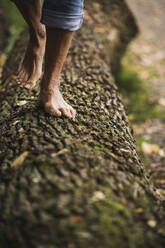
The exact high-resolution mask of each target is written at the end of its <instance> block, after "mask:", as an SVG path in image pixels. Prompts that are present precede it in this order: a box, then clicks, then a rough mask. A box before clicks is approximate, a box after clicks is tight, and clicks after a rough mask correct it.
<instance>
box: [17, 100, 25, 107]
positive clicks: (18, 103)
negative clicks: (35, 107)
mask: <svg viewBox="0 0 165 248" xmlns="http://www.w3.org/2000/svg"><path fill="white" fill-rule="evenodd" d="M26 103H27V101H25V100H23V101H19V102H17V106H23V105H25V104H26Z"/></svg>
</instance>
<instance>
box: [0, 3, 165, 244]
mask: <svg viewBox="0 0 165 248" xmlns="http://www.w3.org/2000/svg"><path fill="white" fill-rule="evenodd" d="M110 2H111V1H110ZM118 21H119V19H118ZM112 25H113V23H112ZM127 28H128V29H129V26H127ZM93 30H94V28H93V26H92V24H90V22H87V21H85V23H84V25H83V27H82V29H81V30H80V31H79V32H77V33H76V35H75V38H74V40H73V43H72V47H71V49H70V52H69V55H68V58H67V61H66V64H65V67H64V70H63V74H62V78H61V90H62V92H63V94H64V97H65V98H66V100H67V101H68V102H69V103H70V104H72V106H73V107H74V108H75V109H76V110H77V118H76V120H75V121H72V120H68V119H66V118H63V117H62V118H56V117H51V116H49V115H48V114H46V113H44V111H43V110H42V109H38V107H37V95H38V92H39V87H37V88H35V89H33V90H32V91H31V92H30V93H29V92H28V91H26V90H23V89H21V88H19V87H18V85H17V83H16V81H15V79H14V76H13V77H11V78H10V77H9V78H8V81H7V83H6V84H5V85H4V87H2V89H3V91H2V92H1V94H0V100H1V101H0V109H1V115H0V124H1V129H0V151H1V152H0V161H1V165H0V247H3V248H10V247H17V248H19V247H21V248H24V247H32V248H33V247H34V248H42V247H46V248H56V247H57V248H84V247H89V248H93V247H103V248H117V247H121V248H133V247H136V248H137V247H141V248H146V247H151V248H152V247H153V248H155V247H157V248H161V247H163V246H164V244H165V229H164V222H163V218H164V214H163V202H162V201H161V200H160V199H159V198H158V197H157V195H156V194H155V192H154V189H153V187H152V185H151V184H150V182H149V180H148V178H147V175H146V172H145V171H144V169H143V166H142V164H141V162H140V160H139V157H138V155H137V152H136V146H135V140H134V138H133V135H132V131H131V129H130V127H129V124H128V120H127V116H126V113H125V109H124V106H123V103H122V101H121V97H120V94H119V92H118V89H117V86H116V85H115V83H114V79H113V76H112V74H111V72H110V71H111V68H109V65H107V64H106V63H105V61H104V60H103V59H102V47H103V44H102V41H101V40H99V39H98V38H97V34H96V33H95V32H94V31H93ZM119 30H120V29H119ZM122 32H123V31H122ZM26 41H27V35H26V32H24V33H22V34H21V35H20V39H19V40H18V41H17V42H16V44H15V46H14V48H13V50H12V52H11V55H10V56H9V58H8V60H7V62H6V65H5V66H4V77H5V76H6V75H7V74H8V73H12V72H13V70H15V68H16V67H17V65H18V62H19V60H20V57H22V55H23V52H24V48H25V44H26Z"/></svg>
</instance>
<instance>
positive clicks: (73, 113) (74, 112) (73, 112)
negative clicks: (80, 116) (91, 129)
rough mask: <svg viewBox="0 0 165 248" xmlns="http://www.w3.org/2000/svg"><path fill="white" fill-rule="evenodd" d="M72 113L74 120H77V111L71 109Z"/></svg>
mask: <svg viewBox="0 0 165 248" xmlns="http://www.w3.org/2000/svg"><path fill="white" fill-rule="evenodd" d="M70 112H71V115H72V118H73V119H75V117H76V110H75V109H73V108H71V109H70Z"/></svg>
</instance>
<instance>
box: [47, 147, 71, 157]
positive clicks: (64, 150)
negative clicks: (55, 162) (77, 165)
mask: <svg viewBox="0 0 165 248" xmlns="http://www.w3.org/2000/svg"><path fill="white" fill-rule="evenodd" d="M68 151H69V150H68V149H66V148H64V149H62V150H61V151H59V152H56V153H52V154H51V157H52V158H55V157H57V156H59V155H61V154H64V153H66V152H68Z"/></svg>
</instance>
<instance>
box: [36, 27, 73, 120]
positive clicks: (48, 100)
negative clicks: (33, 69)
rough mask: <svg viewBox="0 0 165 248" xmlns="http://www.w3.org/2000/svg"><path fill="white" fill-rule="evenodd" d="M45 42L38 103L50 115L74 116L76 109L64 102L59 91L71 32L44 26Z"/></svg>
mask: <svg viewBox="0 0 165 248" xmlns="http://www.w3.org/2000/svg"><path fill="white" fill-rule="evenodd" d="M46 33H47V43H46V52H45V71H44V76H43V79H42V81H41V92H40V97H39V101H40V105H42V106H44V108H45V110H46V111H47V112H49V113H50V114H52V115H56V116H61V115H64V116H66V117H68V118H74V117H75V114H76V111H75V110H74V109H73V108H72V107H71V106H70V105H69V104H67V103H66V102H65V100H64V99H63V97H62V95H61V93H60V89H59V87H60V74H61V70H62V67H63V64H64V62H65V59H66V55H67V53H68V50H69V47H70V43H71V40H72V36H73V32H71V31H66V30H62V29H55V28H46Z"/></svg>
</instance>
